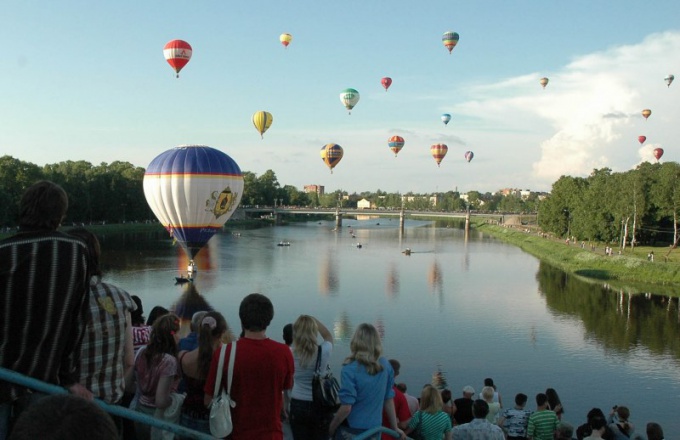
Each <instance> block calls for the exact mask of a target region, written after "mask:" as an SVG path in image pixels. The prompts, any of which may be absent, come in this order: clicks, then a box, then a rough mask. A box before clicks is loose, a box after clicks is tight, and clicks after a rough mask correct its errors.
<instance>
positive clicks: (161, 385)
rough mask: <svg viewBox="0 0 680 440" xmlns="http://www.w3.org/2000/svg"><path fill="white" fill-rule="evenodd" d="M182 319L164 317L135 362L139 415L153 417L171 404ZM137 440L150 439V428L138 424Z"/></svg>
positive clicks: (177, 380)
mask: <svg viewBox="0 0 680 440" xmlns="http://www.w3.org/2000/svg"><path fill="white" fill-rule="evenodd" d="M178 341H179V318H178V317H177V316H176V315H174V314H168V315H164V316H161V317H160V318H158V319H157V320H156V322H154V324H153V327H152V329H151V340H150V341H149V344H148V345H147V346H146V347H142V348H141V349H140V351H139V354H138V355H137V358H136V359H135V370H134V371H135V378H136V382H137V395H138V396H139V400H138V401H137V404H136V405H135V408H133V409H135V410H136V411H139V412H141V413H144V414H148V415H151V416H153V415H154V413H155V412H156V409H165V408H167V407H169V406H170V405H171V404H172V393H173V392H176V391H177V385H178V384H179V378H180V376H179V363H178V362H177V358H176V357H175V356H176V355H177V342H178ZM135 432H136V433H137V440H148V439H149V438H150V428H149V425H145V424H143V423H137V422H135Z"/></svg>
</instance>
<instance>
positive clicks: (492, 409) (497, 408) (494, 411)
mask: <svg viewBox="0 0 680 440" xmlns="http://www.w3.org/2000/svg"><path fill="white" fill-rule="evenodd" d="M493 394H494V389H493V387H490V386H487V387H484V388H482V399H483V400H484V401H485V402H486V403H487V404H488V405H489V413H488V414H487V415H486V420H488V421H489V423H493V424H494V425H497V424H498V416H499V415H500V414H499V413H500V412H501V405H500V403H498V402H494V400H493Z"/></svg>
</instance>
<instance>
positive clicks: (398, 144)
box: [387, 136, 405, 157]
mask: <svg viewBox="0 0 680 440" xmlns="http://www.w3.org/2000/svg"><path fill="white" fill-rule="evenodd" d="M404 143H405V142H404V138H403V137H401V136H392V137H391V138H389V139H388V140H387V145H388V146H389V147H390V150H392V152H393V153H394V157H397V154H399V151H401V149H402V148H404Z"/></svg>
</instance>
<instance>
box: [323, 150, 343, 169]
mask: <svg viewBox="0 0 680 440" xmlns="http://www.w3.org/2000/svg"><path fill="white" fill-rule="evenodd" d="M342 155H343V151H342V147H341V146H340V145H338V144H326V145H324V146H323V147H321V160H323V162H324V163H325V164H326V166H327V167H328V168H330V169H331V174H333V168H335V166H336V165H337V164H338V162H340V159H342Z"/></svg>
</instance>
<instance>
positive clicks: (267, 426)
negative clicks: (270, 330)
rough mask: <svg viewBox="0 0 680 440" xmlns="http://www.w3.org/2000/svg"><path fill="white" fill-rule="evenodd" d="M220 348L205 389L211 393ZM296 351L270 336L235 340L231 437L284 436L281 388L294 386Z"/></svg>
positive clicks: (262, 439) (268, 439) (274, 439)
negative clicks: (259, 338) (233, 405)
mask: <svg viewBox="0 0 680 440" xmlns="http://www.w3.org/2000/svg"><path fill="white" fill-rule="evenodd" d="M231 347H232V344H229V346H228V347H227V350H226V355H225V356H226V357H225V358H224V371H223V373H222V387H223V388H224V389H225V390H226V389H227V387H226V382H227V373H228V368H229V356H230V354H231ZM219 357H220V350H219V349H217V350H215V353H214V354H213V359H212V363H211V364H210V373H208V378H207V380H206V383H205V388H204V391H205V393H206V394H208V395H210V396H212V395H213V394H214V392H215V379H216V377H217V365H218V363H219ZM293 370H294V367H293V355H292V353H291V351H290V348H288V346H287V345H284V344H281V343H279V342H276V341H272V340H271V339H262V340H258V339H249V338H241V339H239V340H238V342H237V344H236V359H235V361H234V376H233V384H232V385H231V398H232V399H233V400H234V401H235V402H236V406H235V407H234V408H232V409H231V417H232V420H233V422H234V431H233V432H232V433H231V438H232V440H282V439H283V431H282V428H281V408H283V395H282V391H284V390H289V389H291V388H292V387H293Z"/></svg>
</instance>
